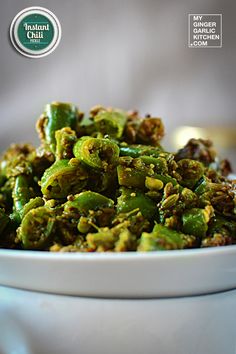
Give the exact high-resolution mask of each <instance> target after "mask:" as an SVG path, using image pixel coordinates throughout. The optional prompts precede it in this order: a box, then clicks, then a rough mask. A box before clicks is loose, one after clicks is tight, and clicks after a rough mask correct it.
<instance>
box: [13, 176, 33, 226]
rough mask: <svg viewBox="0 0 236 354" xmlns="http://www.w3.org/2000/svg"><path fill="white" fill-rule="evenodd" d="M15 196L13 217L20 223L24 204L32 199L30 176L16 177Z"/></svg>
mask: <svg viewBox="0 0 236 354" xmlns="http://www.w3.org/2000/svg"><path fill="white" fill-rule="evenodd" d="M12 197H13V203H14V205H13V218H14V219H15V220H16V221H17V222H18V223H20V221H21V212H22V209H23V207H24V205H25V204H26V203H27V202H28V201H29V200H30V190H29V182H28V178H27V177H26V176H25V175H19V176H17V177H16V178H15V183H14V188H13V191H12Z"/></svg>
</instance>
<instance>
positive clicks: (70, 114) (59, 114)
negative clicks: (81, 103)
mask: <svg viewBox="0 0 236 354" xmlns="http://www.w3.org/2000/svg"><path fill="white" fill-rule="evenodd" d="M45 117H46V122H45V123H46V124H45V127H44V129H45V132H44V134H45V140H46V144H47V145H48V146H49V147H50V149H51V151H52V152H53V153H55V151H56V138H55V132H56V131H57V130H59V129H61V128H64V127H70V128H71V129H76V125H77V121H78V110H77V108H76V107H75V106H74V105H72V104H70V103H61V102H52V103H51V104H47V105H46V107H45Z"/></svg>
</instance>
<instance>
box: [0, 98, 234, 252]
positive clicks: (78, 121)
mask: <svg viewBox="0 0 236 354" xmlns="http://www.w3.org/2000/svg"><path fill="white" fill-rule="evenodd" d="M37 131H38V133H39V137H40V140H41V145H40V146H39V147H38V148H37V149H36V148H34V147H33V146H32V145H30V144H13V145H11V146H10V147H9V148H8V149H7V150H6V152H5V153H4V154H3V155H2V157H1V161H0V163H1V164H0V247H1V248H10V249H22V250H45V251H51V252H58V251H62V252H63V251H67V252H77V251H79V252H106V251H111V252H124V251H162V250H174V249H186V248H202V247H210V246H225V245H231V244H235V243H236V181H231V180H229V179H228V178H227V175H228V174H229V173H230V172H231V168H230V164H229V162H228V161H227V160H223V161H220V160H219V159H218V158H217V156H216V154H215V151H214V149H213V147H212V143H211V142H210V141H208V140H203V139H191V140H190V141H189V142H188V143H187V144H186V146H184V147H183V148H182V149H180V150H179V151H177V152H176V153H169V152H167V151H165V150H164V149H163V147H162V146H161V144H160V141H161V139H162V137H163V135H164V127H163V124H162V121H161V119H160V118H155V117H151V116H150V115H147V116H146V117H144V118H142V117H140V116H139V113H138V112H136V111H133V112H124V111H122V110H119V109H112V108H104V107H102V106H96V107H93V108H92V109H91V110H90V113H89V115H84V114H83V113H81V112H80V111H79V110H78V109H77V108H76V107H75V106H74V105H72V104H69V103H60V102H53V103H51V104H48V105H46V108H45V111H44V113H43V114H42V116H41V117H40V118H39V120H38V122H37Z"/></svg>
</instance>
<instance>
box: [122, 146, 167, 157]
mask: <svg viewBox="0 0 236 354" xmlns="http://www.w3.org/2000/svg"><path fill="white" fill-rule="evenodd" d="M142 155H146V156H153V157H166V156H169V155H170V154H169V153H167V152H164V151H163V149H162V148H160V147H154V146H149V145H140V144H139V145H120V156H131V157H139V156H142Z"/></svg>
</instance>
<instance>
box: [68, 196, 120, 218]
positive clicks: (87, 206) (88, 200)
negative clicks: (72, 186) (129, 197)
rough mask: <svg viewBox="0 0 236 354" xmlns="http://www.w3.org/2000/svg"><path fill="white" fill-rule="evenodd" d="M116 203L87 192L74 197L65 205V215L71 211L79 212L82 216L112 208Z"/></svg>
mask: <svg viewBox="0 0 236 354" xmlns="http://www.w3.org/2000/svg"><path fill="white" fill-rule="evenodd" d="M113 205H114V202H113V200H112V199H109V198H107V197H105V196H103V195H101V194H99V193H96V192H91V191H86V192H82V193H80V194H77V195H75V196H74V198H73V200H69V201H68V202H66V203H65V206H64V211H65V213H70V211H71V209H76V210H78V212H79V213H81V214H87V213H88V212H89V210H98V209H101V208H112V207H113Z"/></svg>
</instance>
